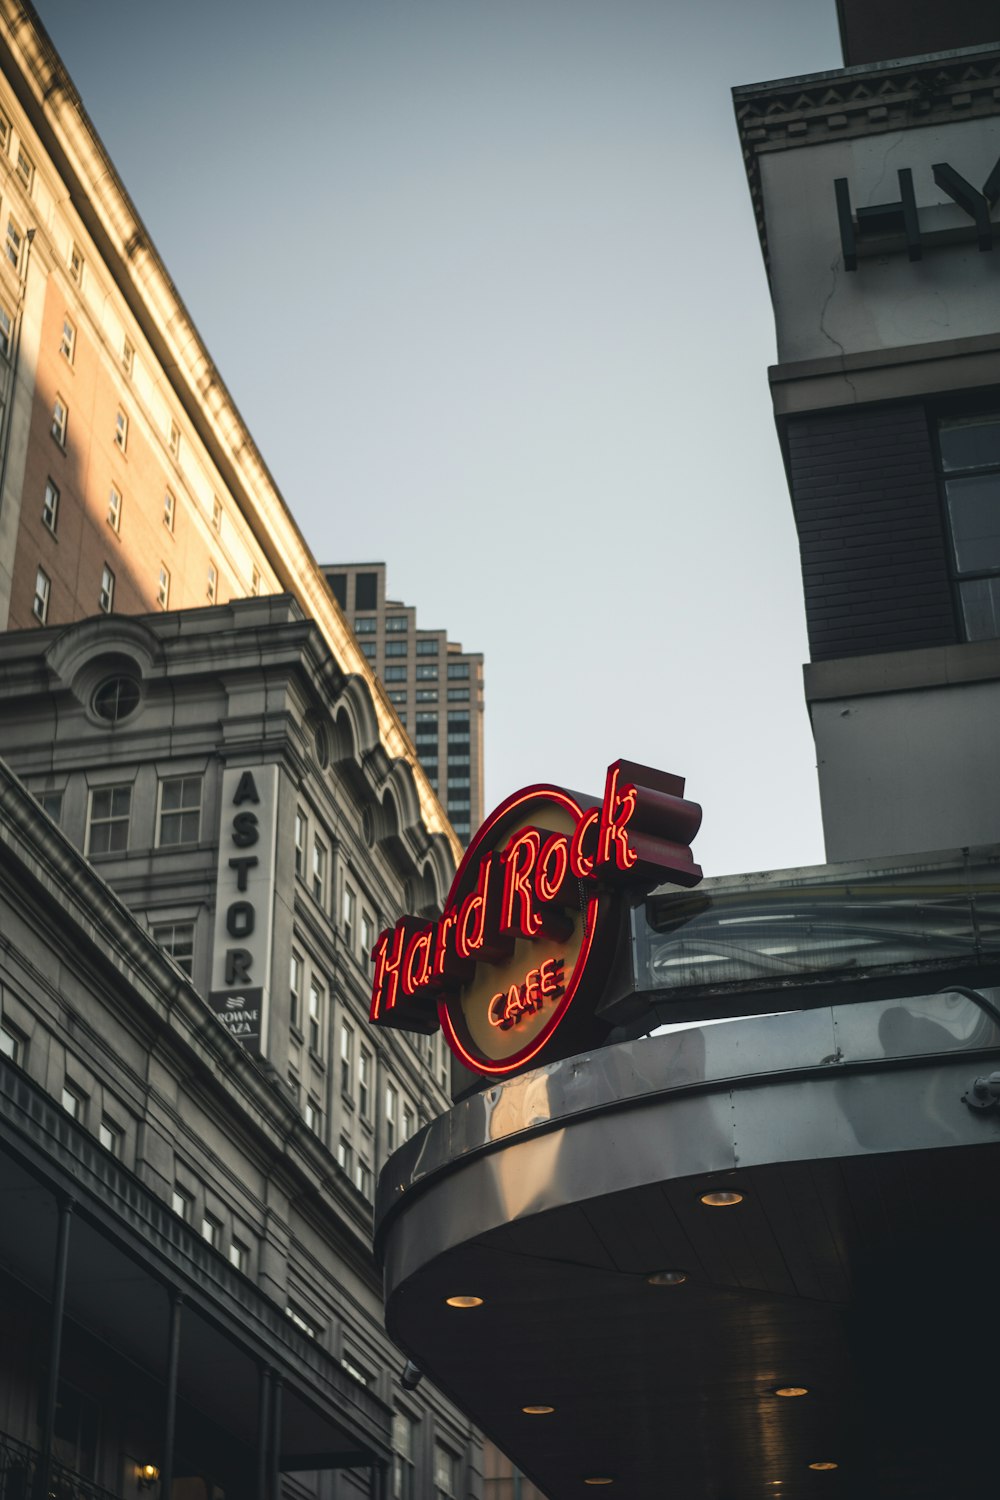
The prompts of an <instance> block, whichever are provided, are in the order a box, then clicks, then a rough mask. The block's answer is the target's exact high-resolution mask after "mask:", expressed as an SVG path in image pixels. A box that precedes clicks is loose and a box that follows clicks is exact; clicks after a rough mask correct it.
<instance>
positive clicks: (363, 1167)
mask: <svg viewBox="0 0 1000 1500" xmlns="http://www.w3.org/2000/svg"><path fill="white" fill-rule="evenodd" d="M354 1181H355V1183H356V1185H357V1189H358V1192H359V1193H360V1194H361V1196H362V1197H363V1198H367V1199H368V1201H369V1203H370V1202H371V1198H372V1187H373V1186H374V1178H373V1177H372V1169H371V1167H370V1166H369V1165H368V1163H367V1162H366V1161H364V1160H363V1159H362V1158H361V1157H360V1156H359V1157H358V1169H357V1172H356V1173H355V1176H354Z"/></svg>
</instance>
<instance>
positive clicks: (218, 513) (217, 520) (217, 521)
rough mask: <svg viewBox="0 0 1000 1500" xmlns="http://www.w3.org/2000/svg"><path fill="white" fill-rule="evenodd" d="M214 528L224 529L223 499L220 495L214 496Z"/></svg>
mask: <svg viewBox="0 0 1000 1500" xmlns="http://www.w3.org/2000/svg"><path fill="white" fill-rule="evenodd" d="M212 530H213V531H221V530H222V501H221V500H220V499H219V497H218V495H213V496H212Z"/></svg>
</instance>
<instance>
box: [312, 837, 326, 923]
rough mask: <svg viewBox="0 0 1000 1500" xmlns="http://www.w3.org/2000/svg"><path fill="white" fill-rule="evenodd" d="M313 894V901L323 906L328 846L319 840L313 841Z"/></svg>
mask: <svg viewBox="0 0 1000 1500" xmlns="http://www.w3.org/2000/svg"><path fill="white" fill-rule="evenodd" d="M312 893H313V900H314V901H318V902H319V904H320V906H323V905H324V904H325V902H326V845H325V844H324V843H323V842H322V840H320V839H318V838H314V839H313V867H312Z"/></svg>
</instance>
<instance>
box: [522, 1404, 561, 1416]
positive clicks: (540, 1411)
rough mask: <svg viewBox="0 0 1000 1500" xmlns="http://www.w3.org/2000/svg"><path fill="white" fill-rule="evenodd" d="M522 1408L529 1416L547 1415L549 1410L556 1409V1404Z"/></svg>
mask: <svg viewBox="0 0 1000 1500" xmlns="http://www.w3.org/2000/svg"><path fill="white" fill-rule="evenodd" d="M521 1410H522V1411H523V1412H524V1413H526V1415H527V1416H529V1417H547V1416H548V1414H549V1412H552V1411H555V1407H554V1406H522V1407H521Z"/></svg>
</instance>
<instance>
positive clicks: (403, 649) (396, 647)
mask: <svg viewBox="0 0 1000 1500" xmlns="http://www.w3.org/2000/svg"><path fill="white" fill-rule="evenodd" d="M407 649H408V647H407V642H406V641H386V643H385V654H386V656H405V655H406V653H407Z"/></svg>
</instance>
